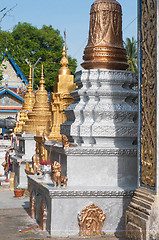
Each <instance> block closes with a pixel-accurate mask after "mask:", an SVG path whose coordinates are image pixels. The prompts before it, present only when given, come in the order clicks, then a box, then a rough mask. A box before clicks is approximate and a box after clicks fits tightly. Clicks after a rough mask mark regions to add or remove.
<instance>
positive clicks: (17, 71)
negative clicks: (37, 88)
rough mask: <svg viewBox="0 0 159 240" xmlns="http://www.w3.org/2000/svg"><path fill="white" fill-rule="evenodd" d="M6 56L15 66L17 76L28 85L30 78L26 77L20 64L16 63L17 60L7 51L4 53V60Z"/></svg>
mask: <svg viewBox="0 0 159 240" xmlns="http://www.w3.org/2000/svg"><path fill="white" fill-rule="evenodd" d="M4 57H7V58H8V61H9V63H10V64H11V66H12V67H13V69H14V71H15V72H16V74H17V77H19V78H20V79H21V80H22V81H23V82H24V84H25V85H28V80H27V79H26V77H25V76H24V74H23V73H22V71H21V70H20V68H19V66H18V65H17V64H16V63H15V61H14V60H13V59H12V58H11V57H10V56H9V55H7V54H6V53H4V54H3V60H4ZM3 60H2V62H3Z"/></svg>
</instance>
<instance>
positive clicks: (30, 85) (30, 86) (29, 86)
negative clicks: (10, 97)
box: [27, 65, 33, 92]
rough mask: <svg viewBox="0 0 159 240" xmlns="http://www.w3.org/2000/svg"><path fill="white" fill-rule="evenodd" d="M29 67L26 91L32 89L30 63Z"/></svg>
mask: <svg viewBox="0 0 159 240" xmlns="http://www.w3.org/2000/svg"><path fill="white" fill-rule="evenodd" d="M29 68H30V69H29V78H28V80H29V83H28V88H27V90H28V92H31V91H33V88H32V66H31V65H30V66H29Z"/></svg>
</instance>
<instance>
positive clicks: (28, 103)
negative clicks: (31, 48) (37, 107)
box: [14, 66, 35, 133]
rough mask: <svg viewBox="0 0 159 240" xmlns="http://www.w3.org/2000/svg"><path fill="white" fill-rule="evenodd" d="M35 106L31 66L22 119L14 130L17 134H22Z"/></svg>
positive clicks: (21, 112)
mask: <svg viewBox="0 0 159 240" xmlns="http://www.w3.org/2000/svg"><path fill="white" fill-rule="evenodd" d="M34 104H35V94H34V93H33V88H32V67H31V66H30V72H29V83H28V87H27V91H26V93H25V95H24V103H23V107H22V110H21V111H20V119H19V122H18V124H17V126H16V127H15V128H14V132H15V133H22V127H23V126H24V125H25V122H26V120H27V119H28V112H29V111H32V109H33V106H34Z"/></svg>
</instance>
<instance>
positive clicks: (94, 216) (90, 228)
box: [79, 204, 106, 236]
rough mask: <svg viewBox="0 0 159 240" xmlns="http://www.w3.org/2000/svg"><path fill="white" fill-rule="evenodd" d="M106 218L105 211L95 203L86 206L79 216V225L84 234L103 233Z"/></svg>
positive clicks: (94, 234)
mask: <svg viewBox="0 0 159 240" xmlns="http://www.w3.org/2000/svg"><path fill="white" fill-rule="evenodd" d="M105 219H106V215H105V213H103V211H102V210H101V209H100V208H99V207H97V206H96V205H94V204H90V205H89V206H87V207H85V208H84V209H83V210H82V212H81V214H80V216H79V226H80V230H81V235H82V236H96V235H101V233H102V227H103V225H104V221H105Z"/></svg>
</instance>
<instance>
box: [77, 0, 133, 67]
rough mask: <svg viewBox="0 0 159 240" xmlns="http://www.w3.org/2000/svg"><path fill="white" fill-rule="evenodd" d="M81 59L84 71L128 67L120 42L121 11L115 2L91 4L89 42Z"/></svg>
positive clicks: (103, 0) (121, 42)
mask: <svg viewBox="0 0 159 240" xmlns="http://www.w3.org/2000/svg"><path fill="white" fill-rule="evenodd" d="M83 59H84V60H85V62H84V63H82V67H83V68H85V69H95V68H107V69H121V70H122V69H123V70H125V69H126V68H127V67H128V64H127V63H126V62H127V59H126V51H125V49H124V47H123V40H122V10H121V6H120V4H119V3H118V2H117V1H116V0H102V1H95V2H94V4H92V7H91V12H90V30H89V40H88V44H87V46H86V48H85V52H84V57H83Z"/></svg>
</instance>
